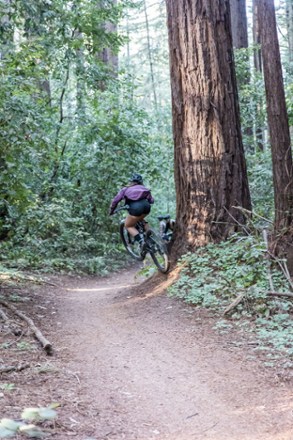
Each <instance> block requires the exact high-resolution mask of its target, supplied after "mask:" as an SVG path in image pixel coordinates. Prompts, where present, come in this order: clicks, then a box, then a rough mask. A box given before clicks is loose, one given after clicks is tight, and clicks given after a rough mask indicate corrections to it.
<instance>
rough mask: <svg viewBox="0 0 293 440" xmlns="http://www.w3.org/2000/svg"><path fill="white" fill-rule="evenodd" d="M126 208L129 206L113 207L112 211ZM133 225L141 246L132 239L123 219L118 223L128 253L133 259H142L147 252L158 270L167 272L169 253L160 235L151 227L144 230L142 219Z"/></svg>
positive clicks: (116, 211)
mask: <svg viewBox="0 0 293 440" xmlns="http://www.w3.org/2000/svg"><path fill="white" fill-rule="evenodd" d="M128 209H129V206H128V205H124V206H121V207H120V208H117V209H115V211H114V213H115V214H116V213H118V212H119V211H122V210H128ZM135 227H136V229H137V230H138V233H139V234H140V235H141V237H142V238H143V245H142V246H141V245H140V244H139V243H138V242H137V241H136V240H134V238H133V237H132V236H131V235H130V234H129V232H128V231H127V229H126V228H125V220H122V221H121V223H120V230H119V232H120V237H121V240H122V243H123V244H124V246H125V249H126V250H127V252H128V253H129V255H131V257H132V258H134V259H135V260H138V261H143V260H144V259H145V257H146V255H147V254H148V253H149V254H150V256H151V258H152V260H153V262H154V263H155V265H156V266H157V268H158V270H159V271H160V272H162V273H167V272H168V270H169V268H170V261H169V255H168V252H167V249H166V246H165V245H164V243H163V241H162V240H161V238H160V236H159V235H158V234H157V233H156V232H155V231H154V230H152V229H148V230H146V229H145V221H144V220H141V221H138V222H137V223H136V225H135Z"/></svg>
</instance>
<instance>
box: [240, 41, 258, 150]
mask: <svg viewBox="0 0 293 440" xmlns="http://www.w3.org/2000/svg"><path fill="white" fill-rule="evenodd" d="M255 50H259V47H258V46H251V47H249V48H243V49H237V50H235V67H236V76H237V84H238V92H239V104H240V115H241V127H242V137H243V144H244V147H245V150H246V151H247V152H248V153H254V152H258V151H259V149H260V148H261V149H262V148H263V145H259V142H261V143H262V141H261V140H260V136H261V137H262V134H263V132H264V130H265V129H266V98H265V87H264V80H263V76H262V74H261V72H258V71H257V70H255V69H252V68H251V65H250V59H251V58H252V57H253V53H254V51H255Z"/></svg>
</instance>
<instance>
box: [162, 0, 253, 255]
mask: <svg viewBox="0 0 293 440" xmlns="http://www.w3.org/2000/svg"><path fill="white" fill-rule="evenodd" d="M166 4H167V14H168V29H169V47H170V69H171V88H172V109H173V110H172V111H173V135H174V148H175V165H174V166H175V185H176V196H177V213H176V225H177V226H176V233H175V238H176V241H175V244H174V249H175V252H176V254H177V255H178V254H181V253H182V252H185V251H186V250H188V249H192V248H194V247H196V246H199V245H204V244H206V243H208V242H210V241H218V240H221V239H225V238H226V237H227V236H228V235H229V233H231V232H232V231H235V230H236V229H237V228H238V227H239V223H243V222H244V217H243V215H242V213H241V211H240V210H239V209H236V208H234V206H241V207H244V208H248V209H250V196H249V189H248V182H247V174H246V165H245V159H244V152H243V145H242V139H241V130H240V116H239V106H238V97H237V88H236V78H235V69H234V60H233V48H232V37H231V26H230V9H229V0H201V1H193V0H181V1H178V0H166Z"/></svg>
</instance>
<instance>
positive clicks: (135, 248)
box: [120, 222, 145, 261]
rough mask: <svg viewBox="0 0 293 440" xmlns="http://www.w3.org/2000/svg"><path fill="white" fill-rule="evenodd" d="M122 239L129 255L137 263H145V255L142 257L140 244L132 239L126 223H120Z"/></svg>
mask: <svg viewBox="0 0 293 440" xmlns="http://www.w3.org/2000/svg"><path fill="white" fill-rule="evenodd" d="M120 237H121V240H122V243H123V244H124V247H125V249H126V250H127V252H128V253H129V255H131V257H132V258H134V259H135V260H137V261H143V260H144V258H145V255H141V252H140V246H139V243H138V242H137V241H134V240H133V239H132V237H131V236H130V234H129V232H128V231H127V229H126V228H125V224H124V222H122V223H120Z"/></svg>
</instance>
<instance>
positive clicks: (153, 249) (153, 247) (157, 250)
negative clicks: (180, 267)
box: [147, 229, 170, 273]
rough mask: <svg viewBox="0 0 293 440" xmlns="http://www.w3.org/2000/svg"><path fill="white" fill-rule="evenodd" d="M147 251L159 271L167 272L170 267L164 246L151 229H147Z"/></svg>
mask: <svg viewBox="0 0 293 440" xmlns="http://www.w3.org/2000/svg"><path fill="white" fill-rule="evenodd" d="M147 245H148V251H149V253H150V255H151V257H152V259H153V262H154V263H155V265H156V266H157V268H158V269H159V271H160V272H162V273H167V272H168V270H169V269H170V260H169V255H168V251H167V248H166V246H165V245H164V243H163V241H162V240H161V238H160V237H159V235H157V234H156V233H155V232H154V231H153V230H152V229H149V230H148V231H147Z"/></svg>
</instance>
